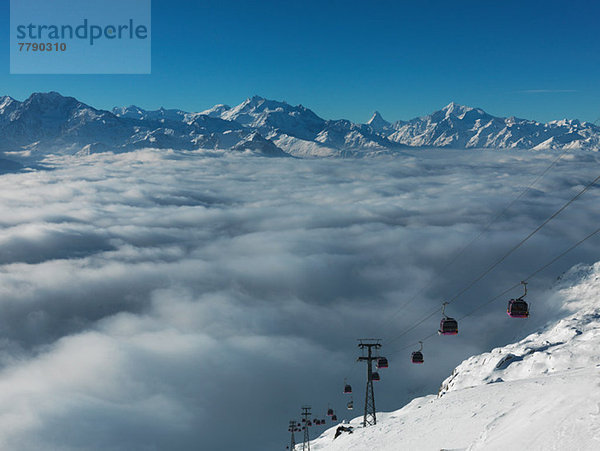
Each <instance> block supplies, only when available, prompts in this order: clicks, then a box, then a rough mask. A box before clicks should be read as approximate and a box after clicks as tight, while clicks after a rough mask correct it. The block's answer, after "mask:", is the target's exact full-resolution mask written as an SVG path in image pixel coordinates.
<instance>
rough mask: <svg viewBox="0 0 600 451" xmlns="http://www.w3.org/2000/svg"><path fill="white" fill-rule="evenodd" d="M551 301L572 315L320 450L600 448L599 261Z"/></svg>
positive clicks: (327, 440)
mask: <svg viewBox="0 0 600 451" xmlns="http://www.w3.org/2000/svg"><path fill="white" fill-rule="evenodd" d="M548 302H561V303H562V305H563V312H564V313H565V314H566V316H565V317H563V318H561V319H559V320H558V321H556V322H554V323H552V324H549V325H547V326H546V327H545V328H544V329H543V330H540V331H539V332H536V333H533V334H531V335H529V336H528V337H526V338H524V339H523V340H520V341H518V342H516V343H513V344H510V345H507V346H503V347H500V348H496V349H494V350H492V351H491V352H487V353H484V354H481V355H477V356H473V357H471V358H469V359H467V360H465V361H464V362H462V363H461V364H460V365H459V366H457V367H456V369H455V370H454V371H453V372H452V375H451V376H450V377H448V378H447V379H446V380H445V381H444V382H443V383H442V386H441V388H440V392H439V394H438V395H437V396H436V395H430V396H425V397H422V398H417V399H414V400H413V401H412V402H410V403H409V404H407V405H406V406H404V407H403V408H401V409H400V410H397V411H395V412H391V413H379V414H378V424H377V425H376V426H373V427H369V428H362V427H360V421H361V420H362V418H356V419H354V420H352V421H351V422H350V423H351V425H352V426H354V427H355V430H354V433H353V434H342V435H341V436H340V437H338V438H337V439H335V440H334V439H333V436H334V434H335V430H336V427H334V428H331V429H329V430H328V431H325V433H324V434H323V435H322V436H321V437H319V438H318V439H317V440H315V441H314V442H313V443H312V448H313V449H315V450H327V451H335V450H345V451H346V450H365V451H367V450H379V451H384V450H385V451H388V450H389V451H392V450H398V449H406V450H415V451H417V450H419V451H420V450H436V451H438V450H440V449H465V450H503V449H505V448H506V447H507V446H510V447H512V448H513V449H517V450H548V449H556V450H596V449H600V421H599V420H600V390H598V388H599V387H600V352H599V351H598V350H599V349H600V262H598V263H596V264H595V265H593V266H582V265H581V266H576V267H575V268H573V269H572V270H571V271H569V272H568V273H567V274H566V275H565V276H564V277H563V278H562V280H561V282H560V283H559V285H558V286H557V287H556V289H555V291H554V295H553V296H552V298H551V299H549V301H548Z"/></svg>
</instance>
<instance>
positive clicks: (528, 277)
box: [388, 227, 600, 351]
mask: <svg viewBox="0 0 600 451" xmlns="http://www.w3.org/2000/svg"><path fill="white" fill-rule="evenodd" d="M598 233H600V227H599V228H597V229H596V230H594V231H593V232H592V233H590V234H588V235H587V236H585V237H584V238H582V239H581V240H579V241H578V242H576V243H575V244H573V245H571V246H570V247H569V248H568V249H566V250H564V251H563V252H561V253H560V254H559V255H557V256H556V257H554V258H553V259H552V260H550V261H549V262H548V263H546V264H545V265H542V266H541V267H539V268H538V269H536V270H535V271H534V272H532V273H531V274H529V275H528V276H527V277H525V279H524V281H529V280H531V279H533V278H534V277H536V276H537V275H538V274H539V273H541V272H542V271H544V270H545V269H546V268H548V267H549V266H551V265H553V264H554V263H556V262H557V261H558V260H560V259H561V258H563V257H564V256H565V255H567V254H568V253H569V252H571V251H572V250H574V249H575V248H577V247H579V246H580V245H581V244H583V243H584V242H585V241H587V240H589V239H590V238H592V237H594V236H595V235H597V234H598ZM519 286H521V282H519V283H516V284H514V285H513V286H511V287H510V288H507V289H506V290H504V291H503V292H502V293H500V294H498V295H496V296H494V297H493V298H491V299H490V300H489V301H486V302H485V303H483V304H480V305H478V306H477V307H475V308H474V309H473V310H471V311H470V312H469V313H467V314H465V315H463V316H461V317H460V318H459V319H458V321H462V320H464V319H465V318H468V317H469V316H471V315H473V314H474V313H476V312H477V311H479V310H481V309H482V308H483V307H486V306H488V305H489V304H491V303H492V302H494V301H496V300H498V299H500V298H503V297H504V296H506V295H507V294H508V293H509V292H510V291H512V290H514V289H516V288H518V287H519ZM436 335H437V332H433V333H431V334H429V335H427V336H426V337H424V338H421V340H419V341H423V342H425V341H426V340H428V339H430V338H431V337H433V336H436ZM419 341H417V342H415V343H411V344H410V345H407V346H404V347H403V348H400V349H399V351H402V350H406V349H410V348H413V347H414V346H416V345H418V344H419ZM388 343H389V342H388Z"/></svg>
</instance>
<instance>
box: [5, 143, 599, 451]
mask: <svg viewBox="0 0 600 451" xmlns="http://www.w3.org/2000/svg"><path fill="white" fill-rule="evenodd" d="M555 156H556V154H546V153H532V152H488V151H486V152H465V151H458V152H457V151H415V152H411V153H406V154H404V155H401V156H399V157H397V158H381V159H363V160H339V159H337V160H295V159H294V160H292V159H268V158H260V157H248V156H245V155H224V154H216V153H201V152H200V153H193V152H192V153H174V152H164V151H161V152H156V151H150V150H148V151H140V152H136V153H131V154H123V155H118V156H113V155H95V156H90V157H85V158H76V159H57V160H53V161H50V162H49V163H50V164H51V165H52V166H53V167H54V168H53V170H47V171H39V172H28V173H27V172H26V173H18V174H5V175H2V176H0V208H1V209H2V214H1V215H0V245H1V247H0V249H1V250H2V252H0V265H1V266H0V328H1V329H0V330H1V331H2V342H1V343H2V347H1V348H0V359H1V360H0V362H1V364H2V369H1V371H0V448H2V449H14V450H38V449H57V450H75V449H86V450H88V449H98V450H132V449H135V450H146V449H148V450H154V449H157V450H162V449H170V450H188V449H203V450H211V451H212V450H234V449H248V450H261V451H264V450H271V449H279V448H280V447H281V446H283V445H284V444H285V443H286V440H287V435H286V429H287V421H288V420H289V419H293V418H297V417H298V414H299V411H300V406H301V405H302V404H312V405H313V408H314V410H315V411H316V412H317V413H318V414H319V415H320V416H324V413H325V409H326V407H327V405H328V404H330V405H331V406H332V407H335V408H336V409H338V411H339V414H340V416H341V417H344V416H346V417H348V416H349V414H348V413H344V412H343V409H342V407H343V405H344V402H345V399H344V395H342V394H341V388H342V384H343V379H344V378H345V377H348V378H349V382H351V383H352V384H353V385H354V387H355V392H356V393H355V401H357V400H358V399H359V397H360V396H361V395H362V393H363V392H362V385H363V384H364V376H363V372H364V367H363V366H361V364H356V363H354V361H355V358H356V356H357V351H358V350H357V348H356V339H357V338H360V337H364V336H377V337H381V338H383V339H384V348H383V350H382V352H383V353H384V354H386V355H387V356H388V358H389V359H390V368H389V369H388V370H385V373H382V381H381V382H380V384H379V385H378V386H377V388H376V394H377V404H378V408H380V409H393V408H398V407H400V405H401V404H402V403H403V402H405V401H407V400H408V399H409V398H411V397H412V396H414V395H418V394H423V393H428V392H431V391H435V390H436V389H437V386H438V385H439V383H440V381H441V380H442V379H443V378H445V377H446V376H447V374H448V371H449V370H450V369H451V368H453V367H454V366H455V365H456V364H458V363H459V362H460V360H461V359H462V358H464V357H466V356H468V355H471V354H473V353H476V352H481V351H484V350H487V349H488V348H489V347H490V346H495V345H498V344H502V343H506V342H509V341H511V340H513V339H514V338H516V337H517V336H522V335H524V334H526V333H527V332H528V331H530V330H532V329H533V328H535V327H537V326H539V325H540V324H541V323H543V322H544V321H546V320H548V319H549V318H551V317H552V316H554V315H556V314H558V313H557V312H558V310H559V308H560V306H556V305H548V304H547V303H546V302H545V293H546V292H547V290H548V289H549V288H550V287H551V286H552V281H553V279H555V278H556V276H558V275H559V274H560V273H561V272H562V271H564V270H566V269H567V268H568V267H570V266H571V265H572V264H575V263H578V262H592V261H595V260H597V256H598V251H599V250H600V243H599V242H598V241H599V240H597V239H596V240H590V241H588V242H587V243H586V244H585V245H584V246H582V247H581V248H578V249H577V250H576V251H574V252H573V253H571V254H569V255H568V256H567V257H565V258H564V259H562V260H561V261H560V262H558V263H556V264H555V265H553V266H552V267H550V268H548V270H546V271H545V272H543V273H542V274H541V275H540V276H539V277H537V278H536V279H535V280H534V281H532V282H531V284H530V300H531V301H532V311H533V317H532V319H531V320H528V321H526V322H524V321H520V322H519V321H516V320H509V319H508V318H507V317H506V314H505V313H504V309H505V300H499V301H498V302H496V303H494V304H492V305H490V306H489V307H486V308H483V309H481V310H480V311H478V312H477V313H476V314H475V315H474V316H473V317H471V318H469V319H468V320H465V321H464V322H463V323H462V324H461V333H460V335H459V336H457V337H450V338H449V337H445V338H438V337H435V338H432V339H430V340H428V341H427V342H426V344H425V358H426V364H425V365H424V366H422V367H421V366H419V367H418V368H417V367H416V366H414V365H412V366H411V364H410V363H409V362H408V356H409V355H410V349H405V348H406V346H407V345H410V344H412V343H414V342H415V341H417V340H418V339H420V338H422V337H424V336H426V335H429V334H430V333H431V332H433V331H435V330H436V329H437V326H438V324H437V322H438V321H439V318H438V317H437V316H436V317H434V318H433V319H432V320H429V321H426V322H425V323H423V325H421V326H420V327H418V328H416V329H415V330H414V331H412V332H411V333H409V334H406V335H405V336H402V337H401V338H400V339H395V338H396V337H398V335H399V334H401V333H402V332H403V331H404V330H406V329H407V328H409V327H410V326H411V325H412V324H414V323H415V322H416V321H418V320H420V319H421V318H422V317H423V316H424V315H426V314H427V313H428V312H429V311H431V309H432V308H435V307H436V306H438V305H440V302H441V301H442V300H444V299H448V298H450V297H452V296H453V295H454V294H456V293H457V292H458V291H460V290H461V289H462V288H463V287H464V286H466V285H467V284H468V283H469V282H470V281H471V280H473V279H474V278H475V277H477V276H478V275H479V274H480V273H481V272H482V271H483V269H485V268H486V267H487V266H489V265H490V264H492V263H493V262H494V261H495V260H496V259H497V258H499V257H500V256H501V255H502V254H503V253H504V252H505V251H506V250H508V249H509V248H510V247H512V246H513V245H514V244H516V243H517V242H518V241H519V240H520V239H522V238H523V237H524V236H526V235H527V234H528V233H529V232H530V231H531V230H533V229H534V228H535V227H536V226H537V225H538V224H539V223H541V222H542V221H543V220H544V219H545V218H546V217H548V216H549V215H550V214H551V213H553V212H554V211H555V210H556V209H558V208H559V207H560V206H561V205H562V204H563V203H564V202H565V201H566V200H567V199H569V198H570V197H571V196H573V195H574V194H575V193H576V192H577V191H578V190H579V189H581V188H582V186H584V185H585V184H586V183H588V182H589V181H590V180H591V179H593V178H594V177H596V176H597V175H598V174H597V172H598V167H599V166H598V160H599V158H598V156H597V155H596V154H592V153H581V154H577V155H567V156H565V157H564V158H563V159H562V160H561V161H560V162H559V163H558V165H557V166H556V167H555V168H553V169H552V171H551V172H550V173H549V174H548V175H547V176H546V177H545V178H544V179H543V180H542V181H541V182H539V183H538V184H537V185H536V186H535V187H534V188H533V189H532V190H531V191H529V192H528V193H527V195H526V196H524V197H523V199H521V200H520V201H519V202H517V203H515V204H514V205H513V206H512V207H511V208H510V210H509V211H508V212H507V214H506V215H504V216H503V217H501V218H500V219H498V220H497V221H496V222H495V223H494V224H493V226H492V227H491V228H490V229H489V230H488V231H487V232H486V233H484V234H483V236H482V237H481V239H479V240H477V241H476V242H475V243H474V244H473V245H472V246H471V247H470V248H469V249H468V250H467V251H466V252H465V253H464V254H463V255H462V256H461V257H460V258H459V259H458V260H457V262H456V263H455V264H453V265H451V266H450V267H449V268H448V269H446V270H444V271H441V273H439V274H438V272H440V269H441V268H443V267H444V265H445V264H446V263H447V262H448V260H449V259H450V258H452V256H453V255H455V253H456V252H457V251H459V250H460V249H461V248H462V247H463V246H464V245H465V244H466V243H468V242H469V241H471V240H472V239H473V238H474V237H475V236H477V234H478V233H479V232H480V231H481V230H483V228H484V227H485V226H486V224H487V223H488V221H489V220H490V218H492V217H494V215H495V214H496V213H498V212H499V211H501V210H502V209H503V208H504V207H505V206H506V205H507V204H508V203H509V202H510V201H511V200H512V199H513V198H514V197H515V196H516V195H518V194H519V193H520V192H521V191H522V190H523V188H524V187H526V186H527V185H529V183H531V181H532V180H533V179H534V178H535V177H536V175H537V174H539V173H540V172H541V171H542V170H543V169H544V168H546V167H547V166H548V165H549V164H550V162H551V161H552V160H553V159H554V158H555ZM599 191H600V190H598V189H592V190H590V191H589V192H588V193H586V194H585V195H584V196H583V197H582V198H581V199H579V200H578V201H577V202H575V203H574V204H573V205H572V206H571V207H569V208H568V209H567V210H565V212H564V213H563V214H561V215H560V216H559V217H558V218H557V219H556V220H555V221H553V222H552V223H550V224H549V225H548V226H547V227H546V228H544V229H543V230H542V231H541V232H540V233H538V234H537V235H536V236H535V237H534V238H532V239H531V240H530V241H529V242H527V244H526V245H525V246H523V248H522V249H519V250H518V251H517V252H516V253H515V254H514V255H512V256H511V257H510V258H509V259H507V261H506V262H504V263H503V264H502V265H500V266H499V267H498V268H497V269H496V270H495V271H494V272H493V273H492V274H490V275H489V276H487V277H486V278H485V279H483V280H482V281H481V282H480V283H478V284H477V285H475V286H474V287H473V288H472V289H471V290H469V291H468V292H467V293H465V295H464V296H461V298H460V299H458V300H457V301H456V302H454V303H453V304H452V305H451V306H450V307H449V310H450V311H449V312H448V313H450V314H452V315H453V316H459V317H460V316H461V315H463V314H465V313H468V312H470V311H471V310H472V309H473V308H474V307H476V306H477V305H478V304H479V303H481V302H485V301H487V300H488V299H490V298H491V297H493V296H495V295H496V294H498V293H499V292H502V291H503V290H504V289H506V288H507V287H510V286H512V285H513V284H514V283H516V282H518V281H520V280H521V278H523V277H524V276H525V275H526V274H528V273H530V272H532V271H533V270H535V269H536V268H537V267H538V266H540V265H542V264H544V263H546V262H547V261H549V260H550V259H551V258H553V257H554V256H555V255H556V254H558V253H559V252H561V251H562V250H563V249H565V248H567V247H568V246H569V245H571V244H572V243H574V242H576V241H577V240H578V239H580V238H582V237H583V236H585V235H586V234H587V233H589V232H591V231H592V230H594V229H595V228H596V227H597V223H598V219H599V218H598V209H597V206H598V200H599V197H600V192H599ZM417 294H418V296H416V297H415V295H417ZM514 294H515V295H517V294H519V291H518V290H517V292H516V293H514ZM413 297H415V300H414V301H413V302H410V303H408V304H407V301H409V300H410V299H412V298H413ZM403 305H405V308H404V309H403V310H401V311H399V307H400V306H403ZM386 340H388V341H390V344H389V346H387V347H386ZM357 404H360V402H357ZM354 412H355V413H356V412H357V411H354ZM316 432H317V430H316V429H315V433H316Z"/></svg>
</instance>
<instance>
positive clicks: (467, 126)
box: [386, 102, 600, 150]
mask: <svg viewBox="0 0 600 451" xmlns="http://www.w3.org/2000/svg"><path fill="white" fill-rule="evenodd" d="M386 136H387V138H388V139H389V140H390V141H392V142H397V143H401V144H405V145H408V146H428V147H453V148H521V149H525V148H533V149H538V150H541V149H562V148H569V149H598V148H599V147H600V127H597V126H595V125H593V124H590V123H587V122H583V123H582V122H579V121H577V120H567V119H565V120H561V121H551V122H548V123H546V124H543V123H540V122H536V121H531V120H526V119H518V118H515V117H508V118H500V117H494V116H492V115H490V114H488V113H486V112H485V111H483V110H482V109H480V108H471V107H467V106H462V105H458V104H456V103H454V102H452V103H450V104H448V105H447V106H446V107H444V108H443V109H442V110H440V111H436V112H435V113H432V114H430V115H428V116H425V117H421V118H416V119H413V120H411V121H408V122H402V121H399V122H396V123H394V124H393V125H392V129H391V130H389V131H388V133H387V135H386Z"/></svg>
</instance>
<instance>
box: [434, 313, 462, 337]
mask: <svg viewBox="0 0 600 451" xmlns="http://www.w3.org/2000/svg"><path fill="white" fill-rule="evenodd" d="M438 334H440V335H457V334H458V322H457V321H456V320H455V319H454V318H450V317H448V316H446V317H444V318H442V320H441V321H440V330H438Z"/></svg>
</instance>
